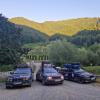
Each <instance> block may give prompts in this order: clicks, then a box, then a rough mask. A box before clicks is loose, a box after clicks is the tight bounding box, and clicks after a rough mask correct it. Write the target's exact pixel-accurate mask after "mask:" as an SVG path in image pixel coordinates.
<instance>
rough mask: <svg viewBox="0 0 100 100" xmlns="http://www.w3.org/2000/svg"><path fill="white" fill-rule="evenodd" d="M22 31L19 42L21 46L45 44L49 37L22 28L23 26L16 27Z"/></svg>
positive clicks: (28, 28)
mask: <svg viewBox="0 0 100 100" xmlns="http://www.w3.org/2000/svg"><path fill="white" fill-rule="evenodd" d="M18 27H20V28H21V29H22V31H21V33H22V36H21V41H22V44H26V43H38V42H46V41H48V39H49V36H48V35H46V34H45V33H43V32H40V31H38V30H36V29H33V28H30V27H27V26H23V25H18Z"/></svg>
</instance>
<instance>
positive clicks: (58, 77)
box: [52, 76, 61, 79]
mask: <svg viewBox="0 0 100 100" xmlns="http://www.w3.org/2000/svg"><path fill="white" fill-rule="evenodd" d="M52 78H53V79H61V77H60V76H55V77H52Z"/></svg>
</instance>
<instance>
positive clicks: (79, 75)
mask: <svg viewBox="0 0 100 100" xmlns="http://www.w3.org/2000/svg"><path fill="white" fill-rule="evenodd" d="M60 72H61V73H62V74H63V75H64V79H66V80H72V81H77V82H79V83H86V82H95V81H96V76H95V75H94V74H92V73H89V72H86V71H85V70H83V69H81V67H80V64H79V63H72V64H64V68H63V69H60Z"/></svg>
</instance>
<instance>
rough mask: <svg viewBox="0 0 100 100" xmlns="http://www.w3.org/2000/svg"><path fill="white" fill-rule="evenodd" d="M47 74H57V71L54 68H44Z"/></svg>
mask: <svg viewBox="0 0 100 100" xmlns="http://www.w3.org/2000/svg"><path fill="white" fill-rule="evenodd" d="M44 72H45V73H57V71H56V70H55V69H54V68H44Z"/></svg>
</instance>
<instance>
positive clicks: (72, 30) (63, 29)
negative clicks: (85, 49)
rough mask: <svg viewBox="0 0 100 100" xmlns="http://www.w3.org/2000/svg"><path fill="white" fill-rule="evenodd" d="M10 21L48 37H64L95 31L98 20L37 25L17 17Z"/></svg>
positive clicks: (82, 19)
mask: <svg viewBox="0 0 100 100" xmlns="http://www.w3.org/2000/svg"><path fill="white" fill-rule="evenodd" d="M9 21H11V22H13V23H16V24H19V25H25V26H28V27H31V28H34V29H37V30H39V31H41V32H44V33H46V34H47V35H53V34H55V33H61V34H64V35H69V36H71V35H74V34H76V33H77V32H78V31H81V30H84V29H86V30H94V29H96V22H97V18H78V19H69V20H62V21H46V22H44V23H37V22H34V21H30V20H28V19H25V18H23V17H15V18H12V19H9Z"/></svg>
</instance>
